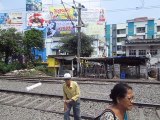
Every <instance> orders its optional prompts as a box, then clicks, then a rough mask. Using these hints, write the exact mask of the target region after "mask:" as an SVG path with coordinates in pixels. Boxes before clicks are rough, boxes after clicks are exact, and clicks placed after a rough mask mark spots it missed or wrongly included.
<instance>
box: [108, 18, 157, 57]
mask: <svg viewBox="0 0 160 120" xmlns="http://www.w3.org/2000/svg"><path fill="white" fill-rule="evenodd" d="M106 42H107V44H108V56H137V57H138V56H146V54H147V52H149V53H151V55H152V56H158V55H159V54H160V19H158V20H155V19H153V18H151V19H149V18H147V17H141V18H135V19H132V20H127V22H126V23H123V24H107V25H106Z"/></svg>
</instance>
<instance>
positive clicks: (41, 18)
mask: <svg viewBox="0 0 160 120" xmlns="http://www.w3.org/2000/svg"><path fill="white" fill-rule="evenodd" d="M49 20H50V15H49V13H47V12H32V13H27V27H32V28H33V27H35V28H42V27H44V26H47V22H48V21H49Z"/></svg>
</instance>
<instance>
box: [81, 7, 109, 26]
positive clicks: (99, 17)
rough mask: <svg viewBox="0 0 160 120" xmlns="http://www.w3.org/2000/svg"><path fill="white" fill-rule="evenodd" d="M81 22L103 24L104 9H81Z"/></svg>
mask: <svg viewBox="0 0 160 120" xmlns="http://www.w3.org/2000/svg"><path fill="white" fill-rule="evenodd" d="M81 18H82V21H83V22H84V23H92V22H94V23H97V24H99V23H100V22H105V21H106V20H105V10H104V9H98V8H97V9H82V17H81Z"/></svg>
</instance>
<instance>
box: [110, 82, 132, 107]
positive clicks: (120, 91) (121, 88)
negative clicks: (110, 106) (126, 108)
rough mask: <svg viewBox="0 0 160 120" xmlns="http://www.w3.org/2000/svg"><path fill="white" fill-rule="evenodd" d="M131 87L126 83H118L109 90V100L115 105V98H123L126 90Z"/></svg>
mask: <svg viewBox="0 0 160 120" xmlns="http://www.w3.org/2000/svg"><path fill="white" fill-rule="evenodd" d="M128 89H131V90H132V87H131V86H129V85H128V84H126V83H123V82H120V83H118V84H116V85H115V86H114V87H113V89H112V90H111V94H110V98H111V99H112V101H113V103H114V104H117V98H124V97H125V96H126V94H127V90H128Z"/></svg>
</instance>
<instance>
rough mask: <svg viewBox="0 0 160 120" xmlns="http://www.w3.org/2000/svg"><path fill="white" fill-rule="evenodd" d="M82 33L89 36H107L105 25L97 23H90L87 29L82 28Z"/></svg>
mask: <svg viewBox="0 0 160 120" xmlns="http://www.w3.org/2000/svg"><path fill="white" fill-rule="evenodd" d="M82 32H84V33H85V34H87V35H99V36H103V37H104V35H105V23H103V24H97V23H89V24H88V25H87V27H84V28H82Z"/></svg>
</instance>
